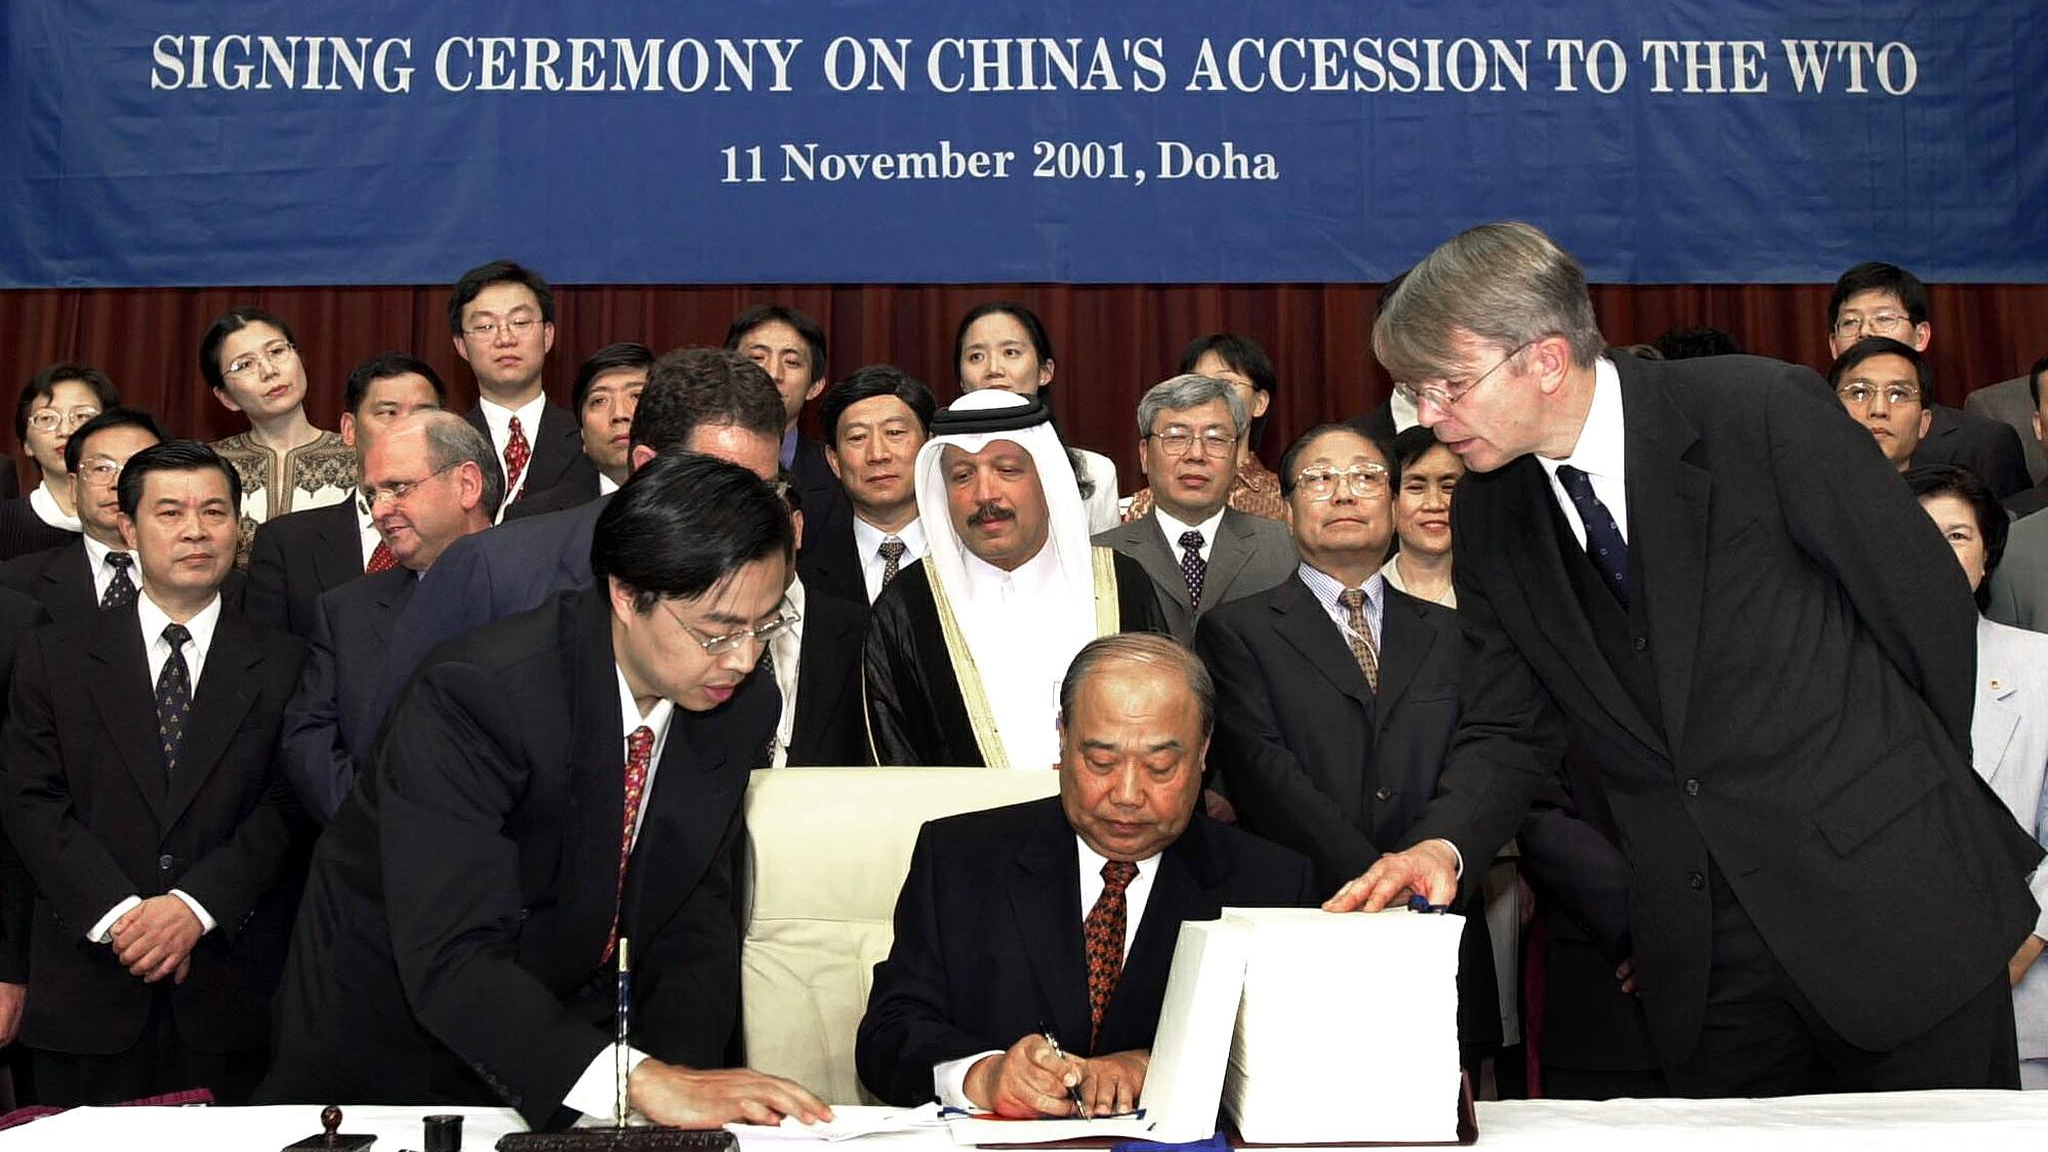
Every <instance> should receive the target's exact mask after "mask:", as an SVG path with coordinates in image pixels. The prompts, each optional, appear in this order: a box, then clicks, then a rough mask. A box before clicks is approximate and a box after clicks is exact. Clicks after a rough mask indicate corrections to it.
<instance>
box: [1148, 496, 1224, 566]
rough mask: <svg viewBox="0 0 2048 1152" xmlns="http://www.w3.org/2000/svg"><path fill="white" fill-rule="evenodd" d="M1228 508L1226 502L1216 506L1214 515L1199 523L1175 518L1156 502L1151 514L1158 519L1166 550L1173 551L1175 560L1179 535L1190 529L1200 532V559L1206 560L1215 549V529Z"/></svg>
mask: <svg viewBox="0 0 2048 1152" xmlns="http://www.w3.org/2000/svg"><path fill="white" fill-rule="evenodd" d="M1229 510H1230V506H1229V505H1228V504H1226V505H1224V506H1223V507H1221V508H1218V509H1217V510H1216V514H1215V515H1214V516H1211V517H1209V518H1208V519H1207V520H1204V521H1202V522H1201V523H1200V524H1189V523H1186V522H1184V521H1182V520H1180V519H1178V518H1176V517H1175V516H1173V515H1172V514H1171V513H1169V512H1167V510H1166V509H1164V508H1162V507H1160V506H1159V505H1158V504H1157V503H1154V504H1153V505H1152V515H1153V516H1154V517H1155V518H1157V519H1158V521H1159V530H1160V531H1161V532H1162V533H1164V534H1165V535H1166V550H1167V551H1168V552H1171V553H1173V557H1174V559H1176V560H1178V559H1180V554H1181V546H1180V538H1181V535H1182V534H1183V533H1185V532H1188V531H1189V530H1191V529H1192V530H1193V531H1196V532H1200V533H1201V534H1202V559H1204V560H1207V559H1208V558H1209V554H1210V553H1211V552H1213V551H1215V550H1216V530H1217V528H1218V527H1219V526H1220V525H1222V523H1223V514H1224V513H1225V512H1228V511H1229Z"/></svg>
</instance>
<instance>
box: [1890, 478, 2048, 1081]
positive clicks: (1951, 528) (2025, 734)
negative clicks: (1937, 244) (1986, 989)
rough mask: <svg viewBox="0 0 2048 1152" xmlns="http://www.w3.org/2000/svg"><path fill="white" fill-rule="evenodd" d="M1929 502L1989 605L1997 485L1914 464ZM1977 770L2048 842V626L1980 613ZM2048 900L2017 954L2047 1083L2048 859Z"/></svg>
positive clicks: (2034, 1075)
mask: <svg viewBox="0 0 2048 1152" xmlns="http://www.w3.org/2000/svg"><path fill="white" fill-rule="evenodd" d="M1906 483H1907V484H1908V485H1909V486H1910V487H1911V488H1912V489H1913V495H1915V496H1917V497H1919V499H1920V507H1922V508H1924V509H1926V510H1927V514H1928V515H1929V516H1931V517H1933V518H1934V525H1935V527H1937V528H1939V529H1941V534H1942V536H1943V537H1944V538H1945V539H1947V540H1948V543H1949V547H1951V548H1953V549H1955V553H1956V559H1957V560H1958V561H1960V562H1961V563H1962V566H1963V574H1964V575H1966V576H1968V577H1969V580H1970V588H1971V590H1972V591H1974V592H1975V593H1976V594H1977V607H1978V609H1979V610H1980V611H1981V610H1982V609H1983V607H1984V600H1985V581H1986V579H1987V578H1988V577H1989V576H1990V575H1991V573H1992V570H1993V569H1995V568H1997V567H1998V560H1999V557H2000V556H2001V555H2003V554H2004V552H2005V535H2006V528H2007V525H2008V523H2009V521H2008V518H2007V516H2006V514H2005V509H2004V508H2002V507H2000V506H1999V503H1998V500H1997V499H1996V498H1995V497H1993V496H1992V495H1991V489H1990V488H1988V487H1986V486H1985V484H1984V482H1983V481H1982V480H1979V479H1977V477H1976V475H1975V474H1974V473H1972V472H1969V471H1968V470H1966V469H1962V468H1957V467H1955V466H1953V465H1948V464H1939V465H1929V466H1927V467H1922V468H1915V469H1913V470H1912V471H1910V472H1908V473H1906ZM1970 751H1971V757H1972V760H1973V762H1974V765H1975V767H1976V769H1977V775H1979V776H1982V777H1983V778H1984V781H1985V783H1987V784H1989V785H1990V786H1991V790H1992V791H1993V792H1995V793H1997V794H1998V798H1999V799H2000V800H2003V801H2005V806H2006V807H2007V808H2010V809H2011V810H2012V814H2013V816H2014V818H2016V819H2018V820H2019V822H2020V823H2021V824H2022V825H2024V826H2025V827H2027V828H2028V829H2030V830H2031V831H2032V832H2033V833H2034V838H2035V839H2037V840H2039V841H2040V842H2041V843H2042V844H2043V845H2048V791H2044V789H2043V788H2042V778H2043V777H2044V776H2048V635H2043V634H2042V633H2039V632H2028V631H2024V630H2022V629H2019V628H2009V627H2007V626H2005V625H2003V624H1996V623H1993V622H1992V621H1989V620H1986V619H1984V618H1983V616H1981V615H1980V616H1978V617H1977V705H1976V711H1975V713H1974V714H1973V715H1972V717H1971V722H1970ZM2033 885H2034V896H2035V898H2036V899H2037V900H2039V901H2040V902H2041V904H2042V906H2043V908H2044V911H2043V914H2042V916H2041V918H2040V919H2039V920H2037V921H2036V922H2035V923H2034V932H2033V935H2031V936H2029V937H2027V941H2026V943H2025V944H2024V945H2022V946H2021V948H2020V950H2019V952H2018V953H2017V954H2015V955H2014V956H2013V958H2012V964H2011V970H2010V975H2011V977H2012V985H2013V988H2012V1006H2013V1014H2014V1016H2015V1018H2016V1022H2017V1024H2018V1031H2019V1047H2020V1086H2021V1087H2023V1088H2048V964H2042V963H2040V962H2039V961H2040V957H2041V950H2042V948H2043V946H2044V943H2048V866H2044V867H2042V868H2041V869H2039V870H2038V871H2036V872H2035V873H2034V876H2033Z"/></svg>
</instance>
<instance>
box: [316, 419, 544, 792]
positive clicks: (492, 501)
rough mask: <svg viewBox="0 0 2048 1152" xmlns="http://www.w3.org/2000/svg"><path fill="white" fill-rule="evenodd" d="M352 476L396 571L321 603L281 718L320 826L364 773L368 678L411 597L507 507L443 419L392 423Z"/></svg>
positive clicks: (488, 455) (496, 480)
mask: <svg viewBox="0 0 2048 1152" xmlns="http://www.w3.org/2000/svg"><path fill="white" fill-rule="evenodd" d="M362 477H363V482H362V486H361V488H360V490H359V495H360V498H361V499H362V501H363V502H364V505H365V506H366V507H368V508H369V509H370V514H371V515H372V516H374V517H375V518H376V531H377V532H378V533H379V535H380V536H381V537H384V538H387V539H388V543H387V544H386V547H388V548H389V549H390V552H391V557H392V560H393V562H394V565H395V566H394V567H392V568H389V569H386V570H385V571H382V572H376V573H372V574H369V575H365V576H363V577H362V578H361V579H358V580H352V581H350V582H349V583H347V584H344V585H343V586H341V587H339V588H334V589H331V590H329V591H328V592H327V593H325V594H324V595H322V596H321V597H320V600H319V603H318V605H317V606H316V608H315V610H314V619H313V637H312V644H313V650H312V653H311V655H310V656H309V657H308V658H307V660H306V670H305V672H304V673H303V674H301V675H300V677H299V686H298V690H297V691H295V692H293V693H292V699H291V703H290V704H289V705H288V706H287V707H286V708H285V716H284V740H283V753H284V756H283V759H284V774H285V778H286V779H287V780H290V781H291V784H292V787H293V788H294V789H295V790H296V791H297V792H298V794H299V800H300V801H301V802H302V803H303V804H305V806H306V810H307V811H308V812H310V813H312V815H313V818H314V819H316V820H318V821H320V822H321V823H322V824H325V823H326V822H327V821H329V820H330V819H333V817H334V811H335V809H337V808H339V807H341V800H342V797H344V796H346V795H348V790H349V789H350V788H351V787H353V786H354V785H355V780H356V772H357V770H358V767H359V766H361V765H364V764H367V763H369V760H370V744H371V741H372V740H374V739H375V738H376V735H377V726H376V724H375V722H374V720H373V719H372V713H371V710H372V706H373V705H374V704H375V702H376V694H377V677H378V674H379V672H380V671H381V669H382V667H383V663H384V652H385V650H386V649H387V648H389V647H390V645H391V630H392V628H393V627H395V626H396V624H397V622H398V617H399V614H400V613H401V612H403V611H404V610H405V606H406V603H407V602H408V601H410V600H411V599H412V593H413V589H414V588H415V587H417V586H418V584H419V582H420V580H421V579H422V578H423V577H424V576H425V575H426V574H427V570H428V569H430V568H432V567H433V566H434V561H435V560H437V559H439V558H440V555H441V553H442V551H443V550H445V549H446V548H447V547H448V545H450V544H452V543H454V542H455V541H456V540H459V539H461V538H462V537H464V536H467V535H469V534H470V533H472V532H481V531H483V530H484V529H486V528H489V527H490V526H491V521H492V520H493V519H495V518H496V517H497V515H498V506H499V504H501V503H502V502H503V501H504V499H505V474H504V472H502V471H501V470H499V467H498V456H497V453H496V452H493V451H492V450H491V442H490V441H489V440H486V439H484V434H483V433H481V432H478V431H477V430H476V429H475V428H474V427H473V426H471V424H470V423H469V421H467V420H464V419H463V418H462V417H460V416H457V415H455V414H454V413H452V412H422V413H420V414H419V415H417V416H413V417H410V418H407V419H406V420H403V421H401V422H399V423H397V424H394V425H392V426H391V427H390V428H389V429H387V430H386V431H385V432H384V433H383V434H382V435H381V436H379V437H378V438H377V439H376V441H375V442H374V443H372V444H371V445H370V450H369V451H368V452H367V453H365V454H364V455H363V467H362ZM316 511H317V510H316ZM287 518H289V517H287Z"/></svg>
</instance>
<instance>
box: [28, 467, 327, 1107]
mask: <svg viewBox="0 0 2048 1152" xmlns="http://www.w3.org/2000/svg"><path fill="white" fill-rule="evenodd" d="M120 491H121V509H122V532H123V535H124V536H125V537H126V538H127V542H128V543H129V545H130V546H131V548H132V549H133V551H134V552H135V555H136V558H137V567H138V569H139V572H140V575H141V578H142V588H141V592H140V595H138V596H137V597H136V598H135V599H134V600H133V601H132V602H130V603H129V604H128V605H126V606H125V607H121V608H114V609H109V610H107V611H106V612H104V613H102V614H99V615H97V616H95V617H93V618H90V619H87V620H84V621H81V622H78V623H72V624H65V623H57V624H52V625H50V626H48V627H46V628H42V629H38V630H37V631H35V632H33V633H31V634H30V636H29V638H28V639H27V640H26V641H25V642H24V643H23V644H22V647H21V651H20V653H19V656H18V658H17V666H16V668H15V675H14V684H13V686H12V696H11V701H10V706H9V709H8V717H7V725H6V728H5V730H4V733H0V763H4V764H5V765H6V766H7V770H6V773H5V776H4V786H0V816H4V817H5V819H6V822H7V834H8V839H9V841H10V842H11V843H12V844H13V846H14V849H15V850H16V851H17V852H18V853H19V854H20V856H21V860H22V863H23V864H24V865H25V866H26V869H27V872H28V877H29V879H30V881H31V882H32V883H33V885H34V888H35V908H34V913H33V918H32V924H31V927H30V934H29V964H28V973H29V995H28V1000H27V1003H26V1005H25V1008H24V1013H23V1018H22V1031H21V1036H22V1040H23V1042H24V1043H26V1044H28V1045H29V1046H30V1047H31V1048H33V1049H35V1051H36V1060H35V1079H36V1087H37V1091H38V1093H39V1095H40V1096H41V1098H42V1101H43V1102H44V1103H49V1104H60V1105H76V1104H112V1103H116V1102H118V1101H122V1100H131V1099H135V1098H137V1097H141V1096H150V1095H156V1094H159V1093H163V1092H168V1091H174V1090H177V1089H181V1088H190V1087H194V1086H204V1087H207V1088H210V1089H212V1091H213V1094H214V1096H215V1098H216V1099H217V1100H219V1101H221V1102H222V1103H241V1102H243V1101H244V1100H246V1098H247V1096H248V1093H249V1091H250V1089H251V1088H253V1087H254V1086H255V1083H256V1080H257V1078H258V1077H259V1076H261V1075H262V1072H263V1062H264V1057H265V1051H266V1048H267V1046H268V1041H269V1037H270V997H271V993H272V991H273V990H274V988H275V987H276V983H277V977H278V973H279V971H280V970H281V969H282V967H283V963H284V949H285V941H286V936H287V934H288V933H289V931H290V924H291V916H292V909H293V906H294V903H295V899H296V894H297V883H296V882H295V880H294V879H292V877H293V875H294V872H295V867H294V865H293V863H292V862H293V861H294V859H297V858H299V857H298V853H299V850H300V848H301V847H302V846H303V843H304V833H305V831H306V826H305V822H304V818H303V816H302V815H301V814H300V813H299V812H298V809H297V805H295V804H294V803H293V802H292V799H291V789H290V788H289V787H288V786H287V785H286V784H285V782H284V778H283V777H282V776H281V775H280V774H279V773H278V772H277V767H276V758H277V732H278V726H279V723H280V720H281V717H282V715H283V712H284V701H285V697H286V695H287V694H289V692H290V687H289V686H290V685H291V683H292V682H293V681H295V680H296V679H297V678H298V673H299V665H300V663H301V662H302V661H303V660H304V659H305V645H304V644H303V643H302V642H300V641H299V640H298V639H296V638H294V637H292V636H289V635H287V634H285V633H282V632H277V631H273V630H271V629H267V628H263V627H260V626H258V625H256V624H254V623H252V622H250V621H249V620H247V619H246V618H244V617H243V616H242V615H241V614H240V613H239V612H237V611H235V610H234V609H233V608H232V607H230V606H227V605H224V604H223V603H222V599H223V598H222V596H221V593H220V589H221V584H222V582H223V581H224V580H225V579H226V577H227V574H228V572H229V571H230V570H231V569H232V567H233V565H234V558H235V541H236V525H237V523H238V522H239V511H240V499H241V486H240V480H239V478H238V477H237V475H236V472H235V470H234V469H233V468H231V467H229V466H228V465H227V464H225V463H224V462H223V461H222V460H221V458H220V457H219V456H218V455H216V454H215V453H214V451H213V450H212V449H211V448H208V447H207V446H206V445H204V444H200V443H198V442H196V441H190V440H173V441H167V442H165V443H162V444H156V445H152V446H150V447H148V448H145V449H143V450H142V451H140V452H138V453H136V454H135V455H134V456H133V457H131V458H130V459H128V461H127V462H126V467H124V468H123V470H122V473H121V480H120Z"/></svg>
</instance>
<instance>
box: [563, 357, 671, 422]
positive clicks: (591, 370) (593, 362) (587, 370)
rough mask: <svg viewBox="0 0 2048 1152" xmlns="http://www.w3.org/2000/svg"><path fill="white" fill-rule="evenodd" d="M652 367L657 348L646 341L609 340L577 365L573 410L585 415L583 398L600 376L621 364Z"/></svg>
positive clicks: (579, 414) (643, 367)
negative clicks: (608, 342) (613, 341)
mask: <svg viewBox="0 0 2048 1152" xmlns="http://www.w3.org/2000/svg"><path fill="white" fill-rule="evenodd" d="M652 367H654V350H653V349H652V348H649V347H648V346H647V345H645V344H636V343H634V342H632V341H631V340H621V341H619V342H618V343H616V344H607V345H605V346H604V347H602V348H599V349H598V350H597V351H595V352H592V353H591V354H590V359H588V360H585V361H584V362H583V363H582V364H580V365H578V366H577V368H576V386H575V387H574V388H571V389H570V390H569V411H571V412H574V413H576V415H578V416H579V417H580V416H582V415H583V402H584V401H585V400H588V399H590V386H591V385H592V384H594V383H596V382H597V378H598V377H599V376H602V375H604V374H605V373H607V372H615V371H617V370H619V369H621V368H641V369H647V368H652Z"/></svg>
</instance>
